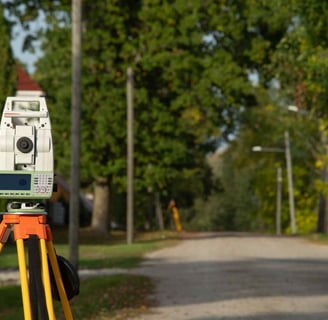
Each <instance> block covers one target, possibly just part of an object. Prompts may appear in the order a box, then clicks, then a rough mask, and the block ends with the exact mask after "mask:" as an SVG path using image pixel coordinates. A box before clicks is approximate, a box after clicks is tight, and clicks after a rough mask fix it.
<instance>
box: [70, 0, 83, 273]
mask: <svg viewBox="0 0 328 320" xmlns="http://www.w3.org/2000/svg"><path fill="white" fill-rule="evenodd" d="M81 20H82V4H81V0H72V96H71V103H72V106H71V179H70V184H71V188H70V205H69V259H70V261H71V263H72V264H73V265H74V266H75V267H76V268H77V267H78V260H79V252H78V251H79V226H80V222H79V214H80V153H81V151H80V136H81V135H80V118H81V64H82V63H81V61H82V54H81V52H82V27H81V26H82V21H81Z"/></svg>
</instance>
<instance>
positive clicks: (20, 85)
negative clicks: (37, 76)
mask: <svg viewBox="0 0 328 320" xmlns="http://www.w3.org/2000/svg"><path fill="white" fill-rule="evenodd" d="M16 72H17V85H16V90H17V91H42V88H41V87H40V86H39V85H38V84H37V83H36V82H35V81H34V80H32V79H31V77H30V76H29V74H28V73H27V72H26V71H25V70H24V69H23V68H22V67H21V66H20V65H19V64H17V66H16Z"/></svg>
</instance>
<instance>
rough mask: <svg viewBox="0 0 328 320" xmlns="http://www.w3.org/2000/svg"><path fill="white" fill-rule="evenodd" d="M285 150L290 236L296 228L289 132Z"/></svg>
mask: <svg viewBox="0 0 328 320" xmlns="http://www.w3.org/2000/svg"><path fill="white" fill-rule="evenodd" d="M285 150H286V152H285V155H286V165H287V178H288V195H289V211H290V223H291V229H292V234H296V233H297V228H296V220H295V203H294V186H293V172H292V157H291V154H290V141H289V132H288V131H285Z"/></svg>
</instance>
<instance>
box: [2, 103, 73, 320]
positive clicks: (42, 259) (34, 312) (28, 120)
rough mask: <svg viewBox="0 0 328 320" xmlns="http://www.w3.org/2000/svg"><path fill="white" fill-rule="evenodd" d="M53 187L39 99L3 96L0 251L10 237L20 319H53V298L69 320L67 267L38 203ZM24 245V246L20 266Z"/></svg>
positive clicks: (47, 122) (44, 110)
mask: <svg viewBox="0 0 328 320" xmlns="http://www.w3.org/2000/svg"><path fill="white" fill-rule="evenodd" d="M53 186H54V158H53V144H52V135H51V123H50V118H49V113H48V108H47V105H46V100H45V98H44V97H7V99H6V102H5V106H4V109H3V113H2V118H1V127H0V198H2V199H7V200H8V205H7V212H3V213H1V216H2V221H1V223H0V252H1V250H2V249H3V247H4V245H5V243H6V242H7V239H8V237H9V235H10V234H11V232H12V231H13V234H14V239H15V242H16V246H17V256H18V266H19V275H20V283H21V291H22V301H23V310H24V319H25V320H38V319H41V320H53V319H56V317H55V313H54V305H53V299H56V300H60V302H61V305H62V307H63V312H64V315H65V319H73V316H72V313H71V309H70V305H69V302H68V301H69V299H71V298H72V297H73V296H75V295H76V294H78V291H79V278H78V275H77V272H76V271H75V270H74V268H73V267H72V265H71V264H70V263H69V262H68V261H67V260H66V259H64V258H63V257H60V256H57V255H56V253H55V249H54V246H53V242H52V234H51V230H50V227H49V225H48V224H47V223H46V217H47V212H46V211H45V206H44V204H43V202H44V201H45V200H46V199H49V198H50V197H51V195H52V192H53ZM24 241H26V242H27V257H28V263H27V262H26V256H25V248H24Z"/></svg>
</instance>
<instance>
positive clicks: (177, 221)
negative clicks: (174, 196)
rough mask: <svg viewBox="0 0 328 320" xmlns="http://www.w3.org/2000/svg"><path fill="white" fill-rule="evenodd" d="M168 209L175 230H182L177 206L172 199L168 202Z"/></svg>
mask: <svg viewBox="0 0 328 320" xmlns="http://www.w3.org/2000/svg"><path fill="white" fill-rule="evenodd" d="M168 209H169V210H171V212H172V216H173V220H174V224H175V229H176V231H178V232H180V231H182V225H181V223H180V215H179V211H178V208H177V207H176V203H175V201H174V200H171V201H170V202H169V207H168Z"/></svg>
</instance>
